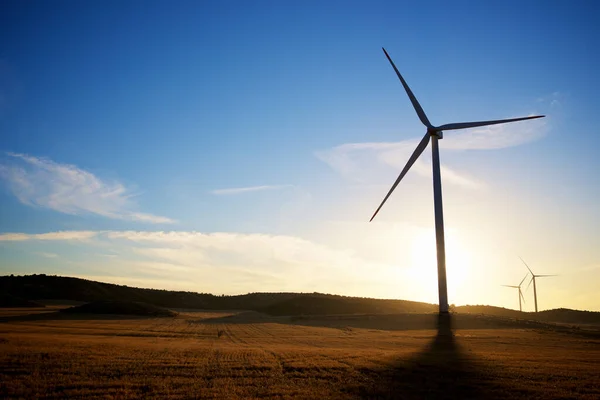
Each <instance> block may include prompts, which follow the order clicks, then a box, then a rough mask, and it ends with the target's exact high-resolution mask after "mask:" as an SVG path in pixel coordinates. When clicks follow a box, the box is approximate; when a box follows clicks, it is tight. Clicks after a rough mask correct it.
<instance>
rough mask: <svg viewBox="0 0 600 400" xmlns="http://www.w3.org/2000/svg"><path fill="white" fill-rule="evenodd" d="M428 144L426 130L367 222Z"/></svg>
mask: <svg viewBox="0 0 600 400" xmlns="http://www.w3.org/2000/svg"><path fill="white" fill-rule="evenodd" d="M428 144H429V132H427V133H426V134H425V136H423V139H421V141H420V142H419V144H418V145H417V148H416V149H415V151H414V152H413V153H412V155H411V156H410V158H409V159H408V162H407V163H406V165H405V166H404V169H403V170H402V172H400V175H399V176H398V179H396V182H394V184H393V185H392V188H391V189H390V191H389V192H388V194H387V195H386V196H385V198H384V199H383V201H382V202H381V204H380V205H379V207H377V210H376V211H375V214H373V216H372V217H371V219H370V220H369V222H371V221H373V218H375V216H376V215H377V213H378V212H379V210H381V207H383V205H384V204H385V202H386V201H387V199H388V198H389V197H390V195H391V194H392V192H393V191H394V189H396V186H398V184H399V183H400V181H401V180H402V178H404V175H406V173H407V172H408V170H409V169H410V167H412V165H413V164H414V163H415V161H417V158H419V156H420V155H421V153H423V151H424V150H425V148H426V147H427V145H428Z"/></svg>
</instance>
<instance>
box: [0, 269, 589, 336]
mask: <svg viewBox="0 0 600 400" xmlns="http://www.w3.org/2000/svg"><path fill="white" fill-rule="evenodd" d="M0 293H2V294H3V295H2V296H4V297H0V300H2V299H11V300H10V301H12V299H18V300H19V301H20V302H24V301H33V302H35V301H41V300H45V301H47V300H51V301H52V300H53V301H56V300H68V301H70V302H77V301H78V302H86V303H89V302H97V301H121V302H141V303H146V304H152V305H155V306H159V307H167V308H192V309H206V310H250V311H260V312H264V313H267V314H271V315H277V316H281V315H289V316H299V315H335V314H338V315H344V314H346V315H348V314H394V313H396V314H397V313H430V312H435V311H437V305H435V304H428V303H419V302H414V301H406V300H383V299H370V298H360V297H347V296H338V295H331V294H321V293H249V294H244V295H237V296H215V295H212V294H207V293H194V292H182V291H169V290H158V289H140V288H134V287H129V286H122V285H114V284H109V283H101V282H95V281H90V280H86V279H79V278H70V277H61V276H49V275H44V274H40V275H28V276H2V277H0ZM5 302H6V303H8V302H9V300H6V301H5ZM29 304H33V303H29ZM29 306H30V307H31V306H33V305H29ZM0 307H10V306H9V305H2V303H0ZM454 312H457V313H464V314H486V315H491V316H499V317H505V318H514V319H524V320H535V321H545V322H559V323H567V324H595V325H600V312H591V311H576V310H568V309H557V310H548V311H542V312H539V313H527V312H520V311H515V310H509V309H506V308H501V307H492V306H460V307H456V308H455V309H454Z"/></svg>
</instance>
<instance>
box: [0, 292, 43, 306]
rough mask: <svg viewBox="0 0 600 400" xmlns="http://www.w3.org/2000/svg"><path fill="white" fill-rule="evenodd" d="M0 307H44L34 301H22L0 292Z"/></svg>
mask: <svg viewBox="0 0 600 400" xmlns="http://www.w3.org/2000/svg"><path fill="white" fill-rule="evenodd" d="M0 307H7V308H13V307H44V305H42V304H40V303H36V302H35V301H31V300H26V299H22V298H20V297H17V296H13V295H10V294H8V293H3V292H0Z"/></svg>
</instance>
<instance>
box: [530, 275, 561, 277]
mask: <svg viewBox="0 0 600 400" xmlns="http://www.w3.org/2000/svg"><path fill="white" fill-rule="evenodd" d="M547 276H558V275H536V276H535V277H536V278H545V277H547Z"/></svg>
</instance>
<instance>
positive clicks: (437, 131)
mask: <svg viewBox="0 0 600 400" xmlns="http://www.w3.org/2000/svg"><path fill="white" fill-rule="evenodd" d="M383 52H384V53H385V56H386V57H387V59H388V61H389V62H390V64H391V65H392V68H394V71H396V75H397V76H398V79H400V82H401V83H402V86H403V87H404V90H405V91H406V94H407V95H408V98H409V99H410V102H411V103H412V106H413V108H414V109H415V111H416V113H417V116H418V117H419V120H420V121H421V123H422V124H423V125H425V127H426V128H427V132H425V136H423V139H421V141H420V142H419V144H418V145H417V148H416V149H415V151H414V152H413V154H412V155H411V156H410V158H409V159H408V162H407V163H406V166H405V167H404V169H403V170H402V172H400V176H398V179H396V181H395V182H394V184H393V185H392V188H391V189H390V190H389V192H388V193H387V195H386V196H385V198H384V199H383V201H382V202H381V204H380V205H379V207H378V208H377V210H376V211H375V213H374V214H373V216H372V217H371V221H373V218H375V216H376V215H377V213H378V212H379V210H380V209H381V207H383V205H384V204H385V202H386V201H387V199H388V198H389V197H390V195H391V194H392V192H393V191H394V189H396V186H398V184H399V183H400V181H401V180H402V178H404V175H406V173H407V172H408V170H409V169H410V167H412V165H413V164H414V163H415V161H417V158H419V156H420V155H421V153H423V151H424V150H425V148H426V147H427V145H428V144H429V141H430V140H431V150H432V157H431V158H432V164H433V200H434V214H435V241H436V249H437V270H438V292H439V299H440V302H439V310H440V314H446V313H448V288H447V284H446V249H445V243H444V212H443V207H442V178H441V174H440V153H439V149H438V140H439V139H442V138H443V131H449V130H455V129H467V128H475V127H478V126H488V125H496V124H504V123H507V122H515V121H523V120H526V119H534V118H542V117H544V116H543V115H536V116H531V117H521V118H510V119H500V120H491V121H478V122H458V123H451V124H445V125H440V126H433V125H432V124H431V122H429V119H428V118H427V115H425V111H423V108H422V107H421V104H419V102H418V101H417V98H416V97H415V95H414V94H413V92H412V91H411V90H410V88H409V87H408V84H407V83H406V81H405V80H404V78H403V77H402V75H400V71H398V68H396V65H395V64H394V62H393V61H392V59H391V58H390V56H389V55H388V53H387V51H385V49H383Z"/></svg>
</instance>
